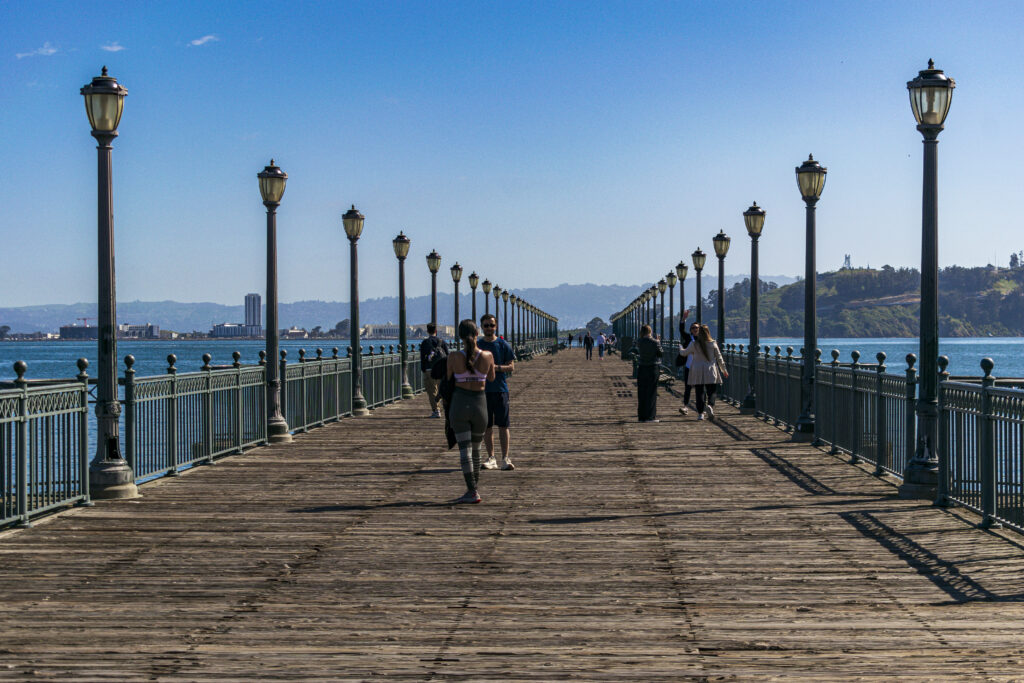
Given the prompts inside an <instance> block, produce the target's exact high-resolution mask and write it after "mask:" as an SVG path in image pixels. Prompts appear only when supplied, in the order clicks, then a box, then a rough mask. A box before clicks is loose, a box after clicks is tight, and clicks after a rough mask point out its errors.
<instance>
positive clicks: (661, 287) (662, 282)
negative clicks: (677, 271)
mask: <svg viewBox="0 0 1024 683" xmlns="http://www.w3.org/2000/svg"><path fill="white" fill-rule="evenodd" d="M666 289H668V283H667V282H666V281H665V278H662V279H660V280H658V292H659V293H660V294H661V312H660V315H661V334H659V335H658V338H659V339H664V338H665V290H666Z"/></svg>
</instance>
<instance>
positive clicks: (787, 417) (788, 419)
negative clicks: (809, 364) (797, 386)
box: [775, 346, 804, 432]
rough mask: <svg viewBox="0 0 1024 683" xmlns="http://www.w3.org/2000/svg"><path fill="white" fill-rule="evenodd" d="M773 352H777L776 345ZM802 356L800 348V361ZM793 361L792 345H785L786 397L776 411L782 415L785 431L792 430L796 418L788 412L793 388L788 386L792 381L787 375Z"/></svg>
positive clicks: (802, 352) (802, 351) (791, 368)
mask: <svg viewBox="0 0 1024 683" xmlns="http://www.w3.org/2000/svg"><path fill="white" fill-rule="evenodd" d="M775 353H776V355H777V354H778V347H776V351H775ZM803 357H804V350H803V349H800V358H801V361H802V359H803ZM794 362H795V361H794V359H793V347H792V346H787V347H786V381H785V387H786V398H785V400H784V402H783V403H782V405H781V406H780V408H781V409H780V410H779V411H778V415H780V416H782V417H783V421H784V422H785V423H786V431H787V432H791V431H793V426H794V424H795V422H796V420H794V419H793V415H792V414H791V413H790V410H789V405H790V403H792V401H793V388H792V386H790V385H791V384H792V382H790V379H789V375H790V372H791V371H792V370H793V364H794ZM776 423H778V421H777V420H776Z"/></svg>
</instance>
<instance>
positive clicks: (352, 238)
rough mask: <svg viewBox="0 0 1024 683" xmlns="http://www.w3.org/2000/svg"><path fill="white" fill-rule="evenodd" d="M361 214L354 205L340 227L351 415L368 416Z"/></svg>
mask: <svg viewBox="0 0 1024 683" xmlns="http://www.w3.org/2000/svg"><path fill="white" fill-rule="evenodd" d="M363 220H364V216H363V214H361V213H359V212H358V211H356V206H355V204H353V205H352V208H351V209H349V210H348V211H346V212H345V215H344V216H342V217H341V222H342V225H344V226H345V236H346V237H348V254H349V263H350V264H351V266H350V268H349V291H350V292H351V297H350V299H351V300H350V301H349V306H350V310H351V313H350V314H349V317H350V318H351V319H352V324H351V325H350V326H349V327H350V330H349V332H350V335H351V340H352V415H353V416H356V417H358V416H361V415H369V414H370V411H369V410H367V409H366V399H365V398H363V348H362V345H361V344H360V343H359V256H358V254H357V252H356V242H358V241H359V236H360V235H361V234H363Z"/></svg>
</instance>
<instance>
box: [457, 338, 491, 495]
mask: <svg viewBox="0 0 1024 683" xmlns="http://www.w3.org/2000/svg"><path fill="white" fill-rule="evenodd" d="M477 335H478V332H477V327H476V323H475V322H473V321H472V320H468V319H467V320H463V321H462V322H460V323H459V339H461V340H462V351H454V352H452V353H450V354H448V374H447V377H448V380H449V381H453V382H454V385H455V386H454V388H453V389H452V403H451V410H450V412H449V413H448V423H449V424H450V425H451V427H452V430H453V431H454V432H455V440H456V441H457V442H458V444H459V464H460V465H461V467H462V477H463V479H465V481H466V493H465V494H463V496H462V497H461V498H459V499H458V500H456V502H457V503H479V502H480V494H479V492H478V491H477V484H478V482H479V481H480V443H481V442H482V441H483V440H484V429H486V427H487V399H486V397H485V396H484V387H485V386H486V384H487V382H493V381H494V356H492V355H491V353H490V351H484V350H482V349H480V348H479V346H478V345H477Z"/></svg>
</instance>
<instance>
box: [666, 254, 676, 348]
mask: <svg viewBox="0 0 1024 683" xmlns="http://www.w3.org/2000/svg"><path fill="white" fill-rule="evenodd" d="M678 281H679V276H677V275H676V274H675V271H672V270H670V271H668V275H666V276H665V282H666V284H668V345H669V346H670V347H671V346H672V344H674V343H675V341H676V331H675V325H674V324H673V322H672V319H673V318H675V315H676V312H675V299H676V282H678Z"/></svg>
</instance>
